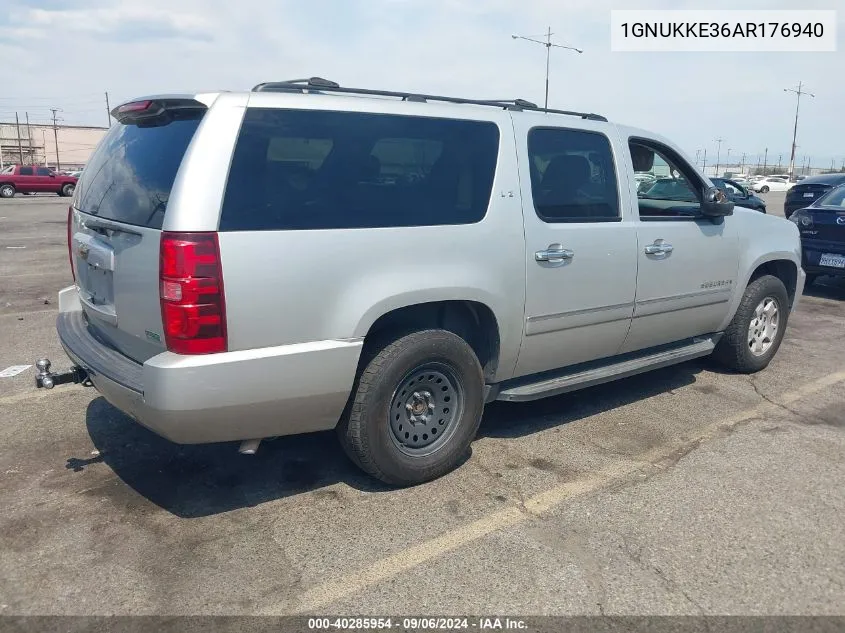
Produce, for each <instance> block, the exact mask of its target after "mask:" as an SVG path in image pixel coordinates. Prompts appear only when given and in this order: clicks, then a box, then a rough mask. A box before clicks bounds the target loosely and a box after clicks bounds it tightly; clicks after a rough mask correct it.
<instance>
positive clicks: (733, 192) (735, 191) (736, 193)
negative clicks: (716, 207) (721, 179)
mask: <svg viewBox="0 0 845 633" xmlns="http://www.w3.org/2000/svg"><path fill="white" fill-rule="evenodd" d="M723 188H724V189H725V190H727V192H728V193H729V194H730V195H732V196H741V195H742V191H740V189H739V188H738V187H736V186H734V185H733V184H731V183H729V182H728V181H727V180H726V181H725V184H724V187H723Z"/></svg>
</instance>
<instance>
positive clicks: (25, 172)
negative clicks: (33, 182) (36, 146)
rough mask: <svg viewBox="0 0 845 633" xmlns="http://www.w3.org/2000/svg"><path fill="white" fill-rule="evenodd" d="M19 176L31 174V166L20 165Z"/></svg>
mask: <svg viewBox="0 0 845 633" xmlns="http://www.w3.org/2000/svg"><path fill="white" fill-rule="evenodd" d="M20 175H21V176H32V175H33V173H32V167H21V171H20Z"/></svg>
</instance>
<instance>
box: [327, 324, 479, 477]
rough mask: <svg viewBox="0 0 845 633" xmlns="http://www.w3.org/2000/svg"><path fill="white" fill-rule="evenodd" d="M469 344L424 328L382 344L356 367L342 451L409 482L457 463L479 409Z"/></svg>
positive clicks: (374, 470)
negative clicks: (358, 374)
mask: <svg viewBox="0 0 845 633" xmlns="http://www.w3.org/2000/svg"><path fill="white" fill-rule="evenodd" d="M483 388H484V377H483V374H482V371H481V365H480V364H479V362H478V358H476V356H475V353H474V352H473V351H472V348H471V347H470V346H469V345H468V344H467V342H466V341H465V340H464V339H462V338H461V337H459V336H457V335H456V334H453V333H452V332H448V331H446V330H423V331H420V332H414V333H412V334H408V335H407V336H403V337H401V338H398V339H396V340H395V341H393V342H392V343H390V344H389V345H387V346H386V347H384V348H383V349H381V350H380V351H379V352H378V353H377V354H376V355H375V356H374V357H373V358H372V360H370V361H369V362H368V363H367V365H366V367H364V369H363V371H362V372H361V374H360V376H359V378H358V380H357V382H356V385H355V388H354V391H353V394H352V400H351V402H350V406H349V410H348V412H347V414H345V415H344V418H343V420H342V421H341V423H340V425H339V426H338V434H339V436H340V440H341V442H342V444H343V447H344V450H345V451H346V453H347V454H348V455H349V457H350V458H351V459H352V461H354V462H355V463H356V464H357V465H358V466H360V467H361V468H362V469H363V470H365V471H366V472H368V473H369V474H371V475H372V476H374V477H376V478H377V479H380V480H381V481H383V482H385V483H388V484H392V485H399V486H410V485H414V484H419V483H422V482H424V481H429V480H431V479H436V478H437V477H440V476H441V475H444V474H446V473H447V472H449V471H451V470H453V469H454V468H455V467H456V466H458V464H459V463H460V462H461V460H462V459H463V457H464V456H465V454H466V453H467V450H468V448H469V445H470V443H471V442H472V440H473V438H475V434H476V433H477V431H478V425H479V424H480V422H481V413H482V411H483V409H484V397H483V392H484V389H483Z"/></svg>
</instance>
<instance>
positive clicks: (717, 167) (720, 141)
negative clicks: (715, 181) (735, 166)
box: [714, 138, 725, 177]
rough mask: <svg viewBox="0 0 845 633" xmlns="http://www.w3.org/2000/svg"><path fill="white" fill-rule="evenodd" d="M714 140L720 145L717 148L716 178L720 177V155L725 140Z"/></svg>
mask: <svg viewBox="0 0 845 633" xmlns="http://www.w3.org/2000/svg"><path fill="white" fill-rule="evenodd" d="M714 140H715V141H716V143H718V145H717V146H716V176H717V177H718V176H719V155H720V154H721V152H722V141H724V140H725V139H723V138H717V139H714Z"/></svg>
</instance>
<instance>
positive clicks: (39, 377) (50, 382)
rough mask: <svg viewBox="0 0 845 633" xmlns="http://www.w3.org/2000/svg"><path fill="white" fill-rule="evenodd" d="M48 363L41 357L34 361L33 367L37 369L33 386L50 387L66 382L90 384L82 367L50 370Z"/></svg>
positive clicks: (46, 359)
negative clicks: (59, 370)
mask: <svg viewBox="0 0 845 633" xmlns="http://www.w3.org/2000/svg"><path fill="white" fill-rule="evenodd" d="M50 365H51V363H50V360H49V359H48V358H42V359H41V360H39V361H38V362H36V363H35V368H36V369H37V370H38V373H37V374H35V386H36V387H38V388H39V389H40V388H44V389H52V388H53V387H55V386H56V385H64V384H67V383H73V384H75V385H76V384H79V383H83V384H90V381H89V380H88V372H87V371H85V370H84V369H83V368H82V367H79V366H74V367H71V368H70V369H69V370H67V371H62V372H51V371H50Z"/></svg>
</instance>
